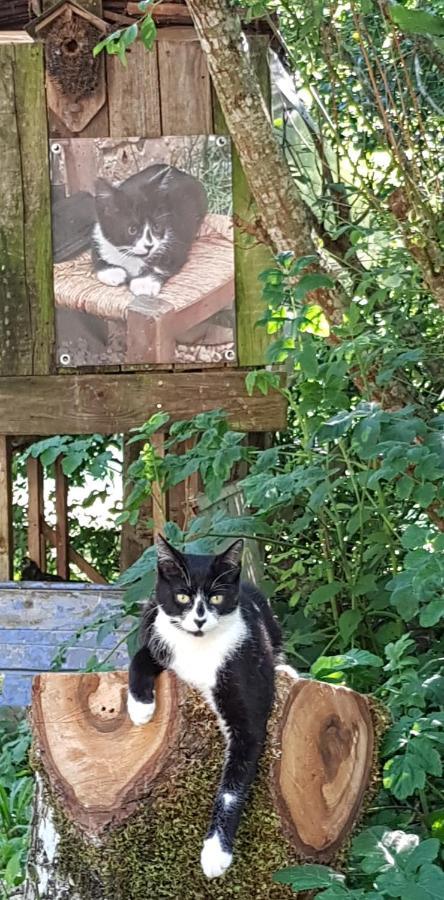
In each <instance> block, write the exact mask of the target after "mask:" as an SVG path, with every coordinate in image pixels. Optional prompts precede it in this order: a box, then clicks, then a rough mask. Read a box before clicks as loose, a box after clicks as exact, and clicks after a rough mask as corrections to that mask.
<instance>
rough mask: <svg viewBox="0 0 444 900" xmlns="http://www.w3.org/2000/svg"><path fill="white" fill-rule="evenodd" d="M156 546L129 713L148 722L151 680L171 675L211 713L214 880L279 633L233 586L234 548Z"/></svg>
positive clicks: (253, 745)
mask: <svg viewBox="0 0 444 900" xmlns="http://www.w3.org/2000/svg"><path fill="white" fill-rule="evenodd" d="M157 548H158V574H157V585H156V590H155V593H154V597H153V598H152V600H151V601H150V602H149V603H148V605H147V606H146V609H145V613H144V616H143V621H142V630H141V636H142V640H141V643H142V647H141V649H140V650H139V651H138V652H137V653H136V655H135V656H134V658H133V660H132V662H131V666H130V671H129V693H128V712H129V715H130V717H131V719H132V721H133V722H134V723H135V724H136V725H142V724H145V723H146V722H149V720H150V719H151V717H152V715H153V712H154V708H155V677H156V676H157V675H159V673H160V672H162V671H163V670H164V669H171V670H172V671H174V672H175V673H176V675H178V676H179V678H181V679H182V680H183V681H185V682H187V684H190V685H192V686H193V687H195V688H197V689H198V690H199V691H200V692H201V693H202V694H203V696H204V698H205V699H206V701H207V703H208V704H209V706H210V707H211V708H212V709H213V710H214V712H215V713H216V716H217V719H218V722H219V726H220V729H221V731H222V733H223V735H224V737H225V740H226V755H225V765H224V769H223V773H222V778H221V782H220V785H219V789H218V792H217V796H216V799H215V803H214V808H213V815H212V819H211V824H210V827H209V830H208V833H207V836H206V839H205V841H204V844H203V849H202V854H201V864H202V868H203V871H204V873H205V875H206V876H207V877H208V878H214V877H217V876H219V875H222V874H223V873H224V872H225V870H226V869H227V868H228V867H229V866H230V865H231V861H232V858H233V842H234V838H235V835H236V831H237V827H238V824H239V820H240V817H241V814H242V810H243V808H244V805H245V801H246V799H247V795H248V791H249V788H250V786H251V783H252V781H253V779H254V777H255V774H256V769H257V763H258V760H259V757H260V755H261V752H262V749H263V746H264V741H265V734H266V727H267V720H268V716H269V714H270V710H271V707H272V704H273V698H274V675H275V667H276V663H277V662H278V660H279V655H280V652H281V646H282V638H281V630H280V626H279V624H278V622H277V620H276V619H275V617H274V616H273V614H272V612H271V609H270V606H269V604H268V601H267V600H266V598H265V597H264V596H263V594H261V593H260V591H259V590H258V589H257V588H255V587H254V586H253V585H252V584H248V583H245V582H242V581H241V579H240V576H241V558H242V550H243V542H242V541H236V542H235V543H234V544H233V545H232V546H231V547H229V548H228V550H226V551H225V552H224V553H222V554H220V555H218V556H194V555H189V554H188V555H184V554H182V553H179V552H178V551H177V550H175V549H174V548H173V547H171V546H170V544H168V543H167V542H166V541H165V540H164V539H163V538H159V539H158V542H157Z"/></svg>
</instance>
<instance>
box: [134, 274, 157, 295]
mask: <svg viewBox="0 0 444 900" xmlns="http://www.w3.org/2000/svg"><path fill="white" fill-rule="evenodd" d="M161 290H162V281H161V280H160V278H157V277H156V276H155V275H144V276H143V277H141V278H133V279H132V281H131V283H130V291H131V293H132V294H134V296H135V297H157V295H158V294H160V292H161Z"/></svg>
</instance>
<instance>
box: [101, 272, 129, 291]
mask: <svg viewBox="0 0 444 900" xmlns="http://www.w3.org/2000/svg"><path fill="white" fill-rule="evenodd" d="M97 278H98V279H99V281H101V282H102V284H108V285H110V286H111V287H117V285H119V284H125V281H126V272H125V269H121V268H120V267H114V268H112V269H101V270H100V272H97Z"/></svg>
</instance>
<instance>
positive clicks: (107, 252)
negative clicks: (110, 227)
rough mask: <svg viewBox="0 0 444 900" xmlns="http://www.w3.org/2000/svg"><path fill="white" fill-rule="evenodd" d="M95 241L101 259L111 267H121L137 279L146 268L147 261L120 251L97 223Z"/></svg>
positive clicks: (94, 232)
mask: <svg viewBox="0 0 444 900" xmlns="http://www.w3.org/2000/svg"><path fill="white" fill-rule="evenodd" d="M93 240H94V243H95V244H96V247H97V250H98V252H99V254H100V257H101V259H104V260H105V262H107V263H109V264H110V266H119V267H120V268H123V269H125V271H126V272H127V273H128V275H131V276H132V277H133V278H136V277H137V275H140V273H141V272H143V270H144V268H145V265H146V263H145V261H144V260H143V259H142V258H141V257H140V256H132V255H131V253H130V252H129V251H128V250H127V251H123V250H119V248H118V247H115V246H114V244H111V242H110V241H109V240H108V239H107V238H106V237H105V235H104V234H103V231H102V229H101V227H100V225H99V224H98V223H97V224H96V225H95V226H94V230H93Z"/></svg>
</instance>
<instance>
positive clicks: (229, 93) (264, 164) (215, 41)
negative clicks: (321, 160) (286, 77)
mask: <svg viewBox="0 0 444 900" xmlns="http://www.w3.org/2000/svg"><path fill="white" fill-rule="evenodd" d="M187 4H188V7H189V9H190V12H191V15H192V17H193V21H194V25H195V28H196V31H197V33H198V35H199V38H200V41H201V44H202V48H203V50H204V51H205V53H206V55H207V61H208V68H209V70H210V73H211V77H212V79H213V83H214V86H215V88H216V92H217V96H218V99H219V102H220V104H221V107H222V111H223V113H224V116H225V121H226V123H227V127H228V130H229V131H230V133H231V136H232V138H233V140H234V142H235V144H236V147H237V150H238V153H239V157H240V161H241V163H242V167H243V169H244V172H245V175H246V178H247V181H248V184H249V187H250V190H251V193H252V194H253V197H254V199H255V201H256V204H257V207H258V210H259V214H260V217H261V222H262V225H263V228H264V229H265V232H266V233H267V234H268V236H269V239H270V243H271V246H272V247H273V249H274V250H275V251H277V252H284V251H288V250H291V251H293V253H294V254H295V256H296V257H300V256H315V257H317V256H318V253H317V250H316V247H315V244H314V241H313V237H312V228H311V223H310V217H309V215H308V213H307V209H306V207H305V204H304V202H303V200H302V198H301V196H300V195H299V192H298V190H297V187H296V185H295V183H294V179H293V177H292V175H291V172H290V169H289V167H288V165H287V162H286V160H285V157H284V153H283V150H282V149H281V147H280V146H279V144H278V142H277V140H276V138H275V136H274V134H273V128H272V124H271V120H270V115H269V112H268V109H267V106H266V103H265V101H264V98H263V96H262V94H261V90H260V86H259V83H258V80H257V78H256V75H255V73H254V70H253V67H252V66H251V63H250V60H249V57H248V54H247V53H246V50H245V39H244V37H243V35H242V30H241V25H240V21H239V17H238V16H237V15H236V13H235V12H234V11H233V9H232V7H230V6H229V3H228V0H187ZM311 270H312V271H316V270H317V271H322V267H321V265H320V262H319V260H318V263H317V264H316V265H314V266H313V267H312V269H311ZM313 295H314V296H316V300H317V302H318V303H319V304H320V306H322V309H323V310H324V313H325V315H326V316H327V318H328V319H329V320H330V321H331V322H338V321H340V320H341V310H342V302H341V299H340V295H339V293H338V292H337V291H335V290H328V289H327V288H319V289H318V290H317V291H316V292H313Z"/></svg>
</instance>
